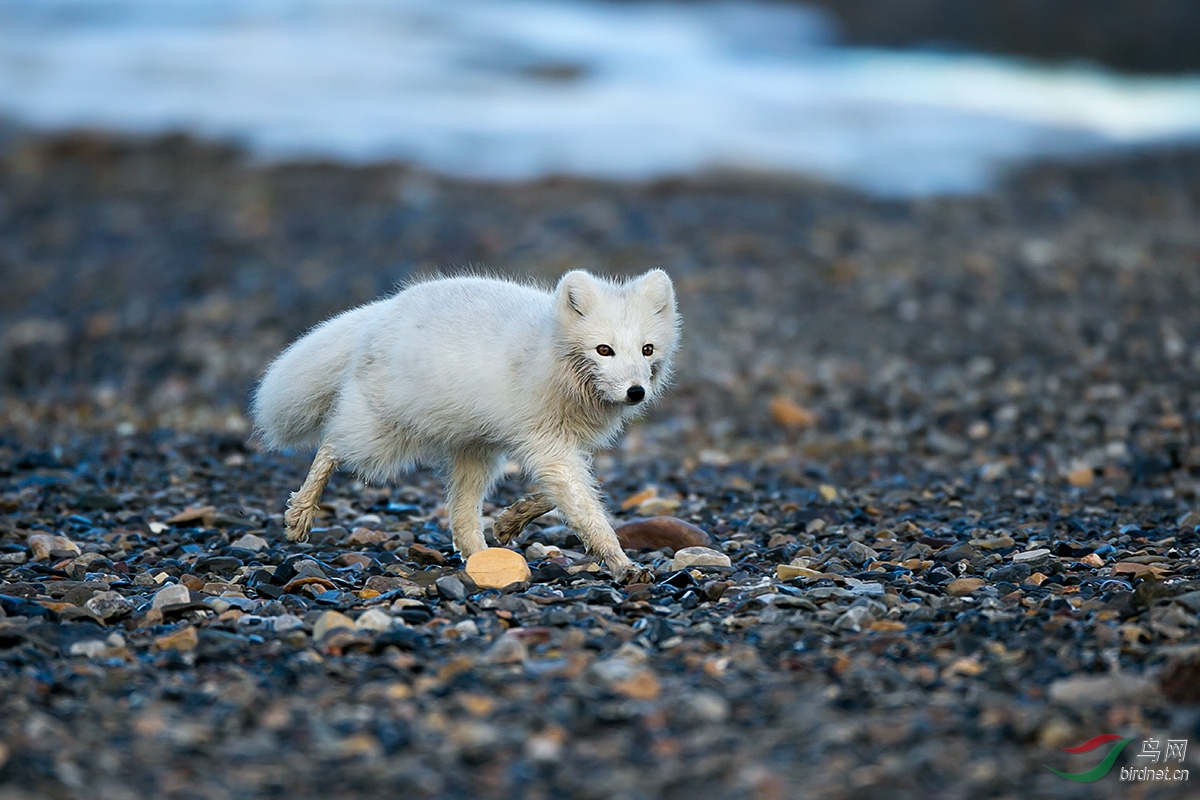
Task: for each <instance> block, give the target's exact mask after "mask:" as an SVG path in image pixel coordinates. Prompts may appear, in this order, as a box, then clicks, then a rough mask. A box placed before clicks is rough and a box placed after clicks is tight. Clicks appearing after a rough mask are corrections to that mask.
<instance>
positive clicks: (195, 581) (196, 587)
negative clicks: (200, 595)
mask: <svg viewBox="0 0 1200 800" xmlns="http://www.w3.org/2000/svg"><path fill="white" fill-rule="evenodd" d="M179 582H180V583H182V584H183V585H184V586H186V587H187V588H188V589H190V590H191V591H193V592H202V591H204V581H203V580H201V579H200V578H198V577H196V576H195V575H184V576H183V577H181V578H180V579H179Z"/></svg>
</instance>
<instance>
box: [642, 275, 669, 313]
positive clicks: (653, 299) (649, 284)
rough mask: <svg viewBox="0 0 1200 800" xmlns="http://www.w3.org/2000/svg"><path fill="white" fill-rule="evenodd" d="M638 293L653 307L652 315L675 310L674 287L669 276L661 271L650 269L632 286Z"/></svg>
mask: <svg viewBox="0 0 1200 800" xmlns="http://www.w3.org/2000/svg"><path fill="white" fill-rule="evenodd" d="M634 285H635V286H636V287H637V290H638V292H639V293H640V294H641V295H642V296H643V297H645V298H646V299H647V300H649V301H650V303H651V305H653V306H654V313H655V314H661V313H663V312H664V311H672V310H674V309H675V285H674V284H673V283H671V276H670V275H668V274H667V273H666V272H664V271H663V270H661V269H652V270H650V271H649V272H647V273H646V274H645V275H643V276H642V277H640V278H638V279H637V281H636V282H635V284H634Z"/></svg>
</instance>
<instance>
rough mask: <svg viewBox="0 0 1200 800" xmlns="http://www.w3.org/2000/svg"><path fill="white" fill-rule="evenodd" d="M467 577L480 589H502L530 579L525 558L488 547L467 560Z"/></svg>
mask: <svg viewBox="0 0 1200 800" xmlns="http://www.w3.org/2000/svg"><path fill="white" fill-rule="evenodd" d="M467 575H468V576H469V577H470V578H471V580H473V581H475V585H476V586H478V587H479V588H480V589H502V588H504V587H505V586H508V585H509V584H512V583H518V582H520V581H527V580H529V577H530V574H529V565H528V564H527V563H525V557H524V556H522V555H521V554H520V553H518V552H516V551H514V550H506V549H505V548H503V547H489V548H487V549H486V550H480V551H479V552H478V553H475V554H474V555H472V556H471V557H470V558H468V559H467Z"/></svg>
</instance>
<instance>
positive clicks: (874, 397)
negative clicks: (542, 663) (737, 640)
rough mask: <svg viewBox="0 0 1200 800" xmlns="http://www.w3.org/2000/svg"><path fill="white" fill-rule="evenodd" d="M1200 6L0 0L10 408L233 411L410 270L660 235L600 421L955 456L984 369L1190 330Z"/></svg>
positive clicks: (1042, 365)
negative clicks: (657, 286) (625, 374)
mask: <svg viewBox="0 0 1200 800" xmlns="http://www.w3.org/2000/svg"><path fill="white" fill-rule="evenodd" d="M1198 9H1200V6H1198V5H1197V4H1196V3H1192V2H1184V1H1183V0H1152V1H1151V2H1142V3H1133V2H1128V3H1123V2H1116V1H1115V0H1093V1H1091V2H1082V1H1081V2H1075V1H1074V0H1044V1H1043V2H1024V1H1018V0H995V1H994V2H983V0H944V1H943V0H913V1H912V2H907V3H893V2H887V1H886V0H847V2H828V1H826V2H818V3H813V4H801V3H764V2H744V3H733V2H607V3H601V2H568V1H566V0H564V1H562V2H556V1H555V0H492V1H489V0H459V1H458V2H454V3H444V2H437V1H436V0H287V1H286V2H285V1H284V0H255V1H253V2H251V1H249V0H172V2H169V3H167V2H161V0H0V280H2V281H3V286H4V291H3V292H2V293H0V385H2V386H3V389H4V396H3V397H0V400H2V401H3V408H4V409H5V416H4V418H3V421H4V422H5V423H6V424H12V425H22V426H26V427H28V428H29V429H32V430H45V429H46V428H45V423H46V422H48V421H50V422H62V423H64V424H65V423H70V424H73V425H74V424H99V425H108V426H110V427H111V426H113V425H119V426H124V427H122V428H121V429H122V430H139V429H145V428H152V427H155V426H165V427H170V428H175V429H181V428H191V429H195V428H203V429H212V428H218V429H228V430H229V431H231V432H233V433H234V434H235V435H237V436H241V437H243V438H244V435H245V432H246V430H247V428H248V423H247V421H246V419H245V416H244V413H245V408H246V401H247V397H248V394H249V392H250V391H251V389H252V387H253V385H254V382H255V380H256V379H257V376H258V375H259V373H260V371H261V369H262V368H263V367H264V366H265V365H266V364H267V363H268V362H269V360H270V359H271V358H272V357H273V356H274V355H275V354H276V353H278V352H279V350H280V349H281V348H282V347H284V346H285V345H286V344H287V342H289V341H291V340H292V339H293V338H294V337H295V336H297V335H298V334H300V333H301V332H303V331H304V330H305V329H307V328H308V327H310V326H311V325H313V324H315V323H317V322H318V321H320V320H321V319H323V318H324V317H326V316H329V315H331V314H333V313H336V312H338V311H340V310H342V309H345V308H347V307H349V306H352V305H354V304H357V303H363V302H367V301H370V300H372V299H374V298H376V297H379V296H381V295H382V294H385V293H387V292H389V291H391V290H392V289H393V288H394V287H395V286H396V285H397V284H398V283H399V282H402V281H404V280H406V279H409V278H411V277H412V276H414V275H421V274H430V273H434V272H437V271H441V270H454V269H462V268H469V267H471V266H485V267H487V268H490V269H494V270H497V271H500V272H503V273H504V274H510V275H517V276H522V275H528V276H533V277H536V278H539V279H542V280H545V281H549V280H553V279H554V278H555V277H557V275H559V274H561V272H563V271H564V270H566V269H570V268H573V267H584V268H588V269H592V270H596V271H600V272H604V273H610V274H623V273H633V272H641V271H642V270H644V269H646V268H647V267H649V266H663V267H665V268H667V269H668V270H669V271H670V272H671V274H672V275H673V276H674V277H675V280H676V282H677V286H678V288H679V295H680V300H681V303H682V305H683V312H684V318H685V319H686V320H687V338H686V339H685V347H684V351H683V355H682V363H681V365H680V366H681V368H680V370H679V375H680V378H679V385H678V387H677V391H676V392H675V394H673V395H672V400H671V402H670V407H669V409H667V410H666V411H664V412H662V416H661V417H657V418H656V420H657V421H656V422H655V421H652V424H650V425H646V426H643V427H641V428H639V429H637V430H636V431H635V432H633V433H632V434H631V435H630V436H629V437H627V438H626V439H625V440H624V444H623V445H622V447H626V448H627V449H629V450H634V449H637V448H638V447H641V446H642V444H645V443H647V442H651V441H652V440H655V439H656V437H657V440H659V441H663V442H675V443H676V444H677V445H679V446H681V447H683V446H684V443H685V441H689V440H687V439H686V437H687V436H693V437H694V439H693V440H690V443H688V444H687V445H686V447H685V448H684V449H686V450H687V451H688V452H693V453H695V452H700V451H705V452H708V451H710V450H711V451H712V452H715V453H720V452H725V451H729V452H743V453H744V454H747V455H750V456H753V455H755V454H757V453H760V452H762V451H764V450H766V449H769V448H770V447H772V446H773V443H793V442H794V441H795V440H796V438H797V437H799V439H800V440H802V441H803V442H806V443H807V445H811V447H810V449H811V450H812V452H814V453H817V454H820V453H821V452H825V451H823V450H822V449H821V448H822V447H825V445H824V444H820V443H819V441H818V440H820V441H825V440H830V441H835V442H841V443H842V444H846V443H849V444H848V445H847V446H853V447H857V446H858V443H860V442H861V440H862V439H863V438H864V437H867V438H870V439H871V441H872V442H873V443H874V444H873V445H872V446H875V445H878V446H879V447H880V448H883V449H884V450H887V451H891V450H894V449H897V448H903V447H907V446H908V445H906V444H904V442H903V440H901V439H898V438H897V433H896V432H897V431H898V430H899V431H908V432H912V433H914V435H916V436H918V437H919V438H920V437H925V436H926V435H928V436H929V437H931V438H930V441H932V442H934V444H935V445H937V448H941V449H940V450H938V452H942V451H945V452H951V453H954V454H957V455H956V457H965V456H967V455H969V456H970V457H971V458H978V459H981V460H982V459H985V458H986V456H984V455H979V454H976V453H975V452H974V451H973V450H972V449H971V447H968V446H967V444H964V442H965V441H966V439H964V438H963V437H965V435H966V433H965V432H966V431H967V430H968V429H969V428H970V425H971V421H972V419H974V417H977V416H979V415H983V416H984V417H985V418H987V419H990V417H989V416H988V415H992V414H994V413H999V412H997V411H996V408H1008V407H1009V406H1008V405H1007V404H1008V403H1009V400H1008V399H1005V398H1007V397H1008V395H1007V394H1006V393H1007V392H1008V391H1009V388H1011V387H1013V386H1018V387H1026V386H1030V387H1034V388H1030V389H1028V395H1027V400H1025V401H1023V402H1028V403H1029V404H1030V412H1029V413H1030V414H1034V415H1035V416H1036V415H1037V414H1040V413H1041V412H1039V411H1037V409H1036V408H1035V399H1034V398H1035V397H1036V396H1037V395H1038V393H1039V392H1040V393H1042V394H1045V393H1046V392H1058V391H1060V390H1061V391H1063V392H1065V393H1066V394H1065V395H1064V396H1065V397H1068V398H1075V399H1079V398H1082V397H1084V396H1085V395H1086V391H1087V389H1086V385H1085V384H1086V383H1087V382H1088V381H1089V380H1091V378H1090V377H1089V375H1090V373H1080V375H1078V376H1077V378H1078V380H1077V383H1078V384H1079V385H1078V386H1076V387H1075V388H1074V389H1061V386H1062V384H1063V382H1062V380H1061V379H1062V377H1063V372H1062V370H1063V365H1064V364H1074V365H1079V364H1085V363H1086V364H1098V363H1103V362H1104V360H1105V359H1111V358H1113V357H1116V356H1118V355H1123V356H1124V357H1127V360H1128V366H1129V367H1130V369H1134V370H1136V372H1137V375H1138V376H1139V377H1138V380H1146V378H1145V376H1146V375H1148V374H1149V373H1147V369H1149V367H1148V366H1147V365H1148V364H1149V363H1150V361H1149V359H1150V358H1151V357H1152V356H1153V357H1159V356H1161V358H1162V359H1164V360H1163V362H1162V365H1161V366H1162V369H1163V370H1164V372H1163V373H1162V375H1164V376H1169V377H1170V380H1171V381H1177V380H1179V379H1180V375H1188V374H1191V373H1190V372H1187V370H1188V369H1190V367H1189V365H1192V364H1196V363H1200V353H1197V352H1194V348H1192V345H1191V344H1190V342H1192V341H1194V340H1197V339H1198V338H1200V318H1198V317H1197V313H1198V312H1197V311H1196V308H1197V305H1196V304H1194V303H1192V302H1191V300H1190V299H1189V298H1192V297H1200V283H1198V278H1197V275H1198V274H1200V273H1198V271H1197V270H1196V265H1197V256H1196V253H1198V252H1200V244H1197V242H1196V236H1197V228H1196V224H1197V223H1196V220H1197V215H1196V213H1195V208H1196V207H1197V205H1198V204H1200V182H1198V181H1197V175H1200V158H1197V152H1198V151H1197V150H1196V148H1195V144H1196V143H1197V141H1200V10H1198ZM1097 159H1100V161H1097ZM1104 159H1107V160H1104ZM1151 274H1152V275H1153V278H1152V279H1150V278H1148V277H1147V276H1149V275H1151ZM1097 348H1099V349H1097ZM1081 353H1083V354H1087V355H1086V357H1084V356H1082V355H1081ZM1156 354H1157V355H1156ZM1089 369H1090V367H1089ZM1031 376H1034V377H1033V378H1031ZM984 377H986V378H987V379H988V380H989V381H992V382H994V383H995V385H996V386H997V387H1000V388H997V389H996V392H997V393H998V395H997V397H994V398H991V399H988V397H986V396H983V395H980V394H979V393H978V392H974V393H971V392H968V391H967V387H970V386H975V385H977V384H978V383H979V382H980V381H981V380H982V379H983V378H984ZM1051 378H1053V379H1054V380H1053V381H1052V380H1051ZM1043 379H1045V381H1046V382H1047V383H1046V386H1050V387H1051V388H1046V386H1043V385H1042V382H1043ZM1164 379H1165V378H1164ZM1056 381H1057V382H1056ZM1171 385H1172V386H1174V385H1176V384H1174V383H1172V384H1171ZM1005 387H1007V388H1005ZM1055 387H1057V388H1055ZM1022 391H1025V390H1024V389H1022ZM1077 395H1078V397H1077ZM1022 396H1026V395H1022ZM776 400H777V401H779V402H774V401H776ZM967 401H969V402H970V403H973V404H975V406H977V407H975V406H973V407H972V408H970V409H966V410H962V409H959V411H956V412H954V413H953V414H951V413H950V412H948V411H947V410H946V409H947V408H959V407H960V406H961V405H962V403H964V402H967ZM1081 402H1082V401H1081ZM993 406H995V408H993ZM793 407H795V408H800V411H799V412H795V411H794V409H793ZM789 409H793V410H792V411H789ZM960 412H961V413H960ZM1005 414H1009V412H1008V411H1006V412H1005ZM1009 416H1011V415H1009ZM1005 418H1006V419H1007V418H1008V417H1007V416H1006V417H1005ZM1013 419H1017V418H1013ZM1037 419H1041V418H1040V417H1037ZM989 424H992V423H989ZM995 424H998V423H995ZM1013 424H1016V423H1013ZM897 425H899V426H900V427H899V428H897V427H896V426H897ZM1035 427H1036V429H1037V430H1039V431H1044V432H1045V433H1044V435H1045V436H1047V437H1050V438H1054V437H1059V436H1060V434H1059V433H1056V432H1055V431H1058V430H1059V429H1060V427H1061V426H1059V427H1056V424H1055V423H1054V421H1053V420H1047V421H1046V423H1045V425H1044V426H1042V425H1041V423H1040V422H1039V423H1038V425H1036V426H1035ZM685 428H686V430H684V429H685ZM974 430H978V428H975V429H974ZM1030 430H1033V428H1030ZM1106 430H1108V429H1106ZM1113 430H1116V429H1113ZM1108 433H1111V431H1108V432H1107V433H1105V434H1104V435H1103V436H1102V435H1101V434H1100V433H1098V432H1097V433H1096V434H1095V436H1094V437H1093V438H1094V439H1095V441H1092V440H1091V439H1089V440H1088V441H1087V442H1085V443H1084V444H1078V443H1070V444H1069V445H1064V448H1063V452H1062V453H1057V454H1054V455H1053V457H1052V459H1051V460H1052V461H1054V462H1056V463H1057V462H1060V461H1061V462H1062V463H1064V464H1070V463H1073V459H1076V458H1077V457H1081V456H1079V453H1080V452H1085V451H1086V452H1088V453H1091V452H1092V450H1090V449H1088V448H1092V449H1095V448H1098V447H1101V445H1103V442H1104V436H1107V435H1108ZM1038 435H1043V434H1038ZM1089 435H1090V434H1089ZM947 437H949V438H947ZM921 441H924V439H921ZM947 442H951V443H952V446H949V450H946V447H947V446H948V445H947ZM710 445H711V447H710ZM807 445H806V446H807ZM838 446H841V445H838ZM646 447H649V444H646ZM738 448H742V449H741V450H739V449H738ZM935 449H936V448H935ZM646 452H650V451H649V450H647V451H646ZM1105 452H1107V451H1103V450H1096V451H1095V453H1094V454H1093V455H1094V456H1095V457H1094V458H1092V456H1088V458H1091V460H1092V461H1095V462H1096V463H1097V464H1099V463H1104V462H1105V460H1106V459H1107V460H1110V461H1111V460H1112V459H1113V458H1116V456H1113V457H1110V456H1109V455H1105ZM1114 452H1116V451H1114ZM1118 455H1120V454H1119V453H1118ZM713 458H715V459H717V460H718V461H719V460H720V459H721V458H724V456H721V455H715V456H713Z"/></svg>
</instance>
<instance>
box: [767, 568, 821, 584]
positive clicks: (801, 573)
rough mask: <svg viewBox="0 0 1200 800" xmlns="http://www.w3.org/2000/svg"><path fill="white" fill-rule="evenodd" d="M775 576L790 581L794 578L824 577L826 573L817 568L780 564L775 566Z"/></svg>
mask: <svg viewBox="0 0 1200 800" xmlns="http://www.w3.org/2000/svg"><path fill="white" fill-rule="evenodd" d="M775 577H777V578H779V580H781V581H790V580H792V579H793V578H821V577H824V573H821V572H817V571H816V570H815V569H809V568H808V567H796V566H793V565H791V564H780V565H779V566H777V567H776V568H775Z"/></svg>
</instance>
